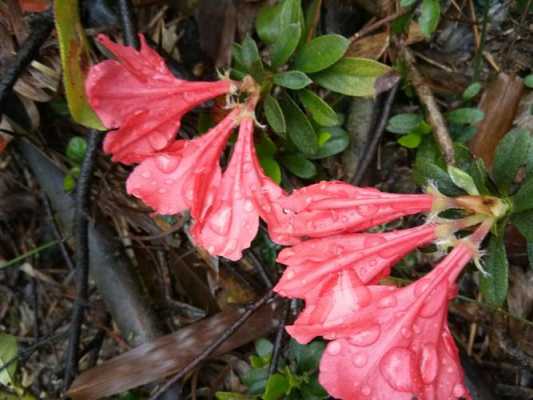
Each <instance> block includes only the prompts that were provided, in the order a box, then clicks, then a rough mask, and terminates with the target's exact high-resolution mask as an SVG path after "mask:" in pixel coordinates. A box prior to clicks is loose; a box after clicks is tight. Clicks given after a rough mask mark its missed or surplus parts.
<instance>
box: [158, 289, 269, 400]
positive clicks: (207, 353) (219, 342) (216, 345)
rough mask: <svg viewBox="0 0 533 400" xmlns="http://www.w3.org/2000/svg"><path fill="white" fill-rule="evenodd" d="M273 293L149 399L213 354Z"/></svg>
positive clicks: (258, 301)
mask: <svg viewBox="0 0 533 400" xmlns="http://www.w3.org/2000/svg"><path fill="white" fill-rule="evenodd" d="M272 297H273V294H272V292H271V291H268V293H267V294H265V295H264V296H263V297H261V298H260V299H259V300H257V301H256V302H255V303H253V304H252V305H251V306H250V308H248V309H247V310H246V311H245V312H244V313H243V314H242V315H241V317H240V318H239V319H238V320H237V321H235V322H234V323H233V325H232V326H230V327H229V328H228V329H227V330H226V331H225V332H224V334H223V335H222V336H220V337H219V338H218V339H217V340H215V341H214V342H212V343H211V344H210V345H209V346H207V347H206V348H205V350H204V351H202V352H201V353H200V354H199V355H198V356H197V357H196V358H195V359H194V360H193V361H192V362H191V363H189V364H188V365H187V366H186V367H185V368H183V369H182V370H181V371H179V372H178V373H177V374H176V375H174V377H172V379H170V380H168V381H167V382H166V383H165V384H164V385H163V387H161V389H159V390H158V391H157V392H156V393H155V394H154V395H152V396H151V397H150V399H149V400H156V399H157V398H158V397H159V396H160V395H161V394H162V393H164V392H165V391H166V390H167V389H168V388H169V387H171V386H172V385H174V384H175V383H176V382H177V381H179V380H180V379H181V378H183V377H184V376H185V375H187V374H188V373H189V372H191V371H192V370H193V369H195V368H196V367H197V366H198V365H200V364H201V363H202V362H203V361H204V360H205V359H206V358H208V357H209V356H210V355H211V354H213V353H214V352H215V351H216V350H217V349H218V348H219V347H220V346H221V345H222V344H223V343H224V342H225V341H226V340H228V339H229V338H230V337H231V336H232V335H233V334H234V333H235V332H237V330H238V329H239V328H240V327H241V326H242V325H244V323H245V322H246V321H247V320H248V319H249V318H250V317H251V316H252V315H253V314H254V313H255V312H256V311H257V310H258V309H259V308H261V306H263V305H264V304H266V303H267V301H269V300H270V299H271V298H272Z"/></svg>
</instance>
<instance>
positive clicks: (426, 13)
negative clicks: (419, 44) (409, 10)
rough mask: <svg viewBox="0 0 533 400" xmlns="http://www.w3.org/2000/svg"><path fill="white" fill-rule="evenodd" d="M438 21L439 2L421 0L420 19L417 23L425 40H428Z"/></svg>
mask: <svg viewBox="0 0 533 400" xmlns="http://www.w3.org/2000/svg"><path fill="white" fill-rule="evenodd" d="M439 19H440V0H422V7H421V9H420V18H419V19H418V23H419V25H420V30H421V31H422V34H423V35H424V36H425V37H426V38H430V37H431V35H432V34H433V32H435V29H437V26H438V25H439Z"/></svg>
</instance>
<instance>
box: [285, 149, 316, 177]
mask: <svg viewBox="0 0 533 400" xmlns="http://www.w3.org/2000/svg"><path fill="white" fill-rule="evenodd" d="M280 161H281V163H282V164H283V166H284V167H285V168H287V169H288V170H289V171H290V172H292V173H293V174H294V175H296V176H297V177H299V178H304V179H311V178H312V177H314V176H315V175H316V166H315V164H313V162H312V161H309V160H308V159H307V158H305V157H304V156H303V155H302V154H300V153H294V154H283V155H282V156H281V157H280Z"/></svg>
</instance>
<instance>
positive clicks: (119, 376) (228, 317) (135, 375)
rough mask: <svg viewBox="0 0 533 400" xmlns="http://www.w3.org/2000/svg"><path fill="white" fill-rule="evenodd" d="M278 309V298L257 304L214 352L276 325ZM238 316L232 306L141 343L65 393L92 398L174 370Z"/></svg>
mask: <svg viewBox="0 0 533 400" xmlns="http://www.w3.org/2000/svg"><path fill="white" fill-rule="evenodd" d="M278 309H279V303H278V302H274V303H272V304H267V305H265V306H263V307H262V308H260V309H259V310H258V311H257V312H256V313H254V314H253V315H252V316H251V317H250V319H249V320H248V321H247V322H246V324H244V325H243V326H242V327H241V328H240V329H239V330H238V331H237V332H236V333H235V334H234V335H233V336H231V337H230V338H229V339H228V340H227V341H226V342H225V343H224V344H223V345H222V346H221V347H220V348H219V349H218V350H217V351H216V352H215V353H214V356H217V355H221V354H224V353H227V352H229V351H232V350H233V349H236V348H238V347H240V346H242V345H244V344H246V343H249V342H251V341H253V340H255V339H257V338H259V337H261V336H264V335H266V334H268V332H270V331H271V330H272V329H273V328H274V327H275V326H276V325H277V317H278ZM240 316H241V311H239V310H236V309H233V310H228V311H224V312H221V313H219V314H216V315H215V316H213V317H210V318H207V319H204V320H202V321H200V322H196V323H194V324H192V325H190V326H188V327H186V328H183V329H180V330H179V331H178V332H176V333H174V334H171V335H166V336H163V337H160V338H158V339H156V340H154V341H152V342H150V343H147V344H143V345H141V346H139V347H137V348H135V349H133V350H130V351H128V352H126V353H124V354H122V355H120V356H118V357H116V358H114V359H112V360H109V361H107V362H105V363H103V364H101V365H99V366H98V367H96V368H93V369H90V370H88V371H86V372H84V373H82V374H81V375H80V376H79V377H78V378H77V379H76V380H75V381H74V383H73V385H72V387H71V388H70V390H69V391H68V395H69V396H70V397H72V399H74V400H96V399H101V398H103V397H106V396H111V395H114V394H117V393H121V392H125V391H126V390H129V389H132V388H135V387H138V386H141V385H146V384H148V383H151V382H155V381H157V380H160V379H162V378H164V377H166V376H169V375H172V374H175V373H177V372H178V371H180V370H181V369H182V368H184V367H185V366H187V365H188V364H189V363H191V362H192V361H193V360H194V358H195V357H197V356H198V355H199V354H200V353H201V352H202V351H203V350H204V349H205V348H206V347H207V346H208V345H209V343H212V342H213V341H215V340H216V339H217V338H218V337H219V336H220V335H222V334H223V333H224V332H225V331H226V330H227V329H228V328H229V327H230V326H231V325H232V324H233V323H234V322H235V321H236V320H237V319H239V317H240Z"/></svg>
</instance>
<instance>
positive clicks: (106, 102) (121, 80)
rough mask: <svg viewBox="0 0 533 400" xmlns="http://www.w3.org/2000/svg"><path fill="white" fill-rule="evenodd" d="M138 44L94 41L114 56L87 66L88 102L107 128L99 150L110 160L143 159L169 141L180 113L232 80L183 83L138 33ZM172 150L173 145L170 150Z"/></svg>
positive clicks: (104, 38) (219, 92) (226, 87)
mask: <svg viewBox="0 0 533 400" xmlns="http://www.w3.org/2000/svg"><path fill="white" fill-rule="evenodd" d="M140 39H141V49H140V50H139V51H137V50H135V49H134V48H132V47H127V46H122V45H119V44H116V43H113V42H112V41H111V40H110V39H109V38H108V37H107V36H105V35H99V36H98V40H99V41H100V43H101V44H102V45H104V46H105V47H107V48H108V49H109V50H110V51H111V52H112V53H113V54H114V55H115V56H116V57H117V59H118V61H115V60H107V61H104V62H101V63H99V64H97V65H95V66H93V67H91V69H90V71H89V76H88V77H87V81H86V83H85V85H86V91H87V95H88V98H89V102H90V104H91V106H92V107H93V109H94V110H95V112H96V113H97V114H98V116H99V117H100V119H101V120H102V122H103V123H104V125H105V126H106V127H107V128H110V129H112V128H118V130H116V131H113V132H109V133H108V134H107V135H106V137H105V141H104V151H105V152H106V153H109V154H112V155H113V161H116V162H123V163H125V164H131V163H137V162H141V161H143V160H144V159H145V158H146V157H148V156H151V155H153V154H155V153H157V152H159V151H161V150H166V148H167V146H169V144H171V143H173V142H174V138H175V136H176V132H177V131H178V129H179V127H180V120H181V117H182V116H183V115H184V114H185V113H187V112H188V111H190V110H192V109H193V108H194V107H196V106H198V105H199V104H201V103H203V102H205V101H206V100H208V99H211V98H214V97H217V96H220V95H222V94H224V93H228V92H229V91H231V86H232V85H231V81H229V80H221V81H217V82H188V81H184V80H181V79H176V78H175V77H174V76H173V75H172V74H171V73H170V71H169V70H168V68H167V67H166V65H165V62H164V60H163V59H161V57H160V56H159V55H158V54H157V53H156V52H155V51H154V50H152V49H151V48H150V47H149V46H148V45H147V44H146V41H145V39H144V37H143V36H142V35H141V36H140ZM172 151H173V150H172Z"/></svg>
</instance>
